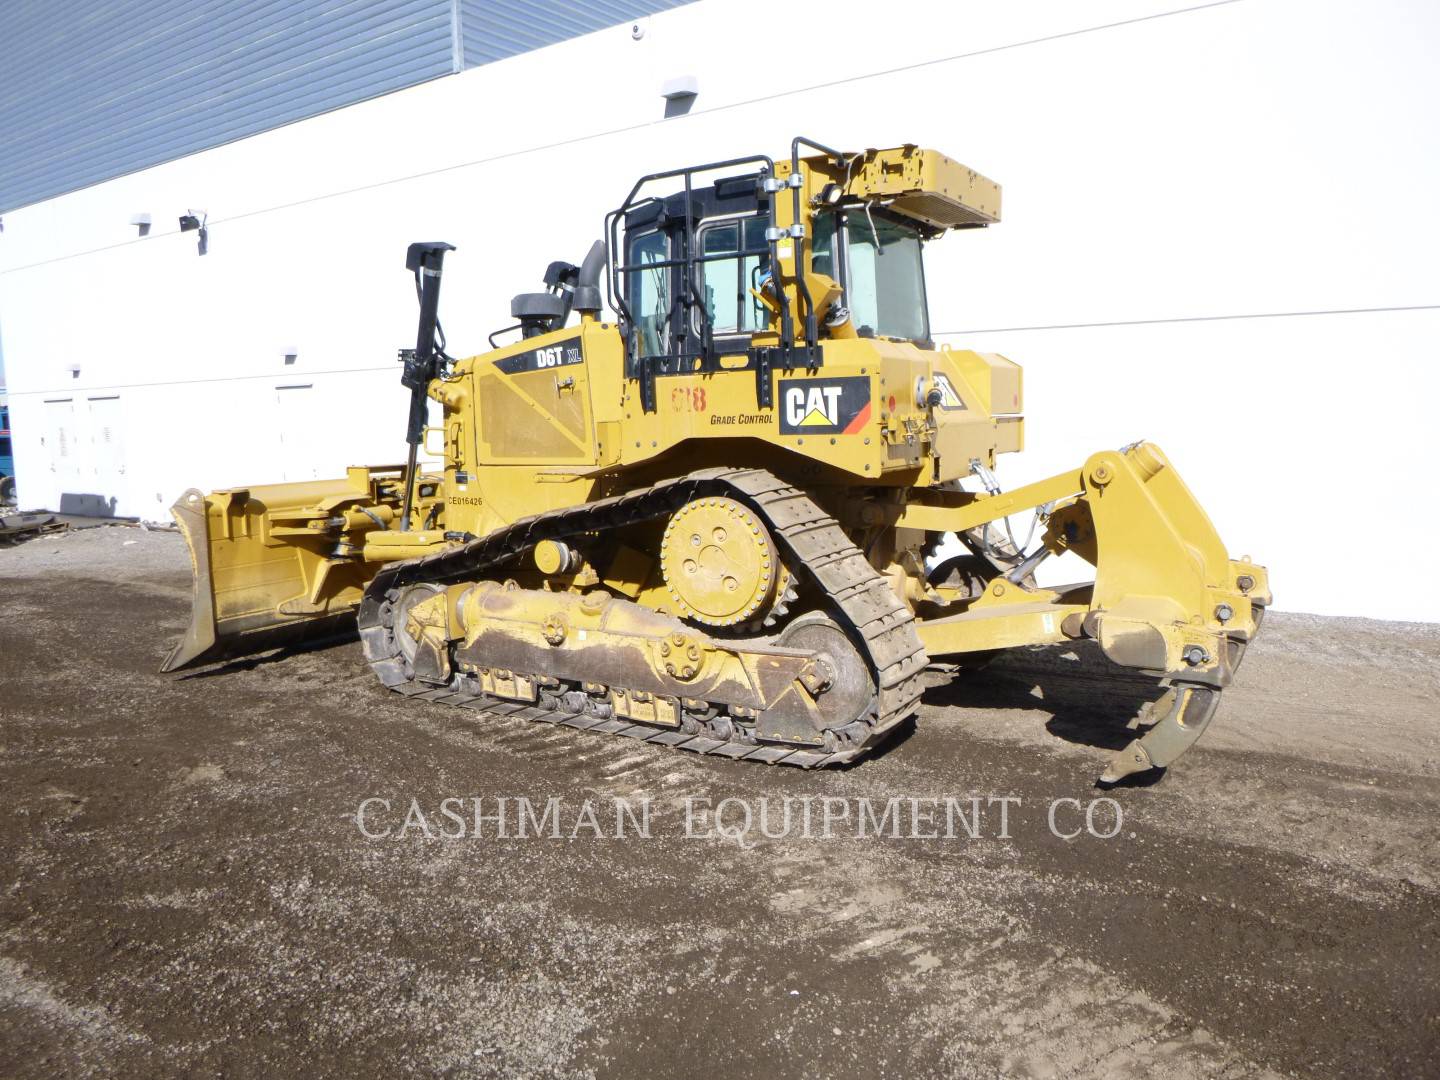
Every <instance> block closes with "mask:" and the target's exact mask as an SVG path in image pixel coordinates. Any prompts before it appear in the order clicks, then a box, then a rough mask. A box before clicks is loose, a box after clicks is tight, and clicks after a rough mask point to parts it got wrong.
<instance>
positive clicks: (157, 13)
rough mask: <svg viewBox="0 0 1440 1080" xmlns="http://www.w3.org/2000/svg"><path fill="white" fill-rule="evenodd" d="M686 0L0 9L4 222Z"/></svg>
mask: <svg viewBox="0 0 1440 1080" xmlns="http://www.w3.org/2000/svg"><path fill="white" fill-rule="evenodd" d="M686 2H688V0H71V2H69V3H66V4H63V5H62V4H56V3H54V2H53V0H3V2H0V212H4V211H5V210H12V209H14V208H15V207H18V206H24V205H26V204H28V203H32V202H38V201H40V200H42V199H47V198H50V197H52V196H55V195H59V194H63V193H64V192H67V191H73V190H76V189H77V188H82V187H87V186H89V185H90V184H94V183H98V182H100V181H102V180H108V179H110V178H111V177H115V176H120V175H123V174H124V173H127V172H134V171H135V170H137V169H143V168H147V167H149V166H151V165H156V164H159V163H160V162H163V161H170V160H173V159H174V158H177V157H183V156H184V155H186V154H190V153H194V152H195V151H197V150H203V149H206V148H208V147H211V146H218V145H220V144H221V143H225V142H230V141H231V140H234V139H239V138H243V137H245V136H246V135H253V134H255V133H257V132H260V131H265V130H267V129H269V128H272V127H278V126H279V125H281V124H286V123H289V122H291V121H294V120H300V119H304V118H305V117H307V116H315V115H317V114H318V113H322V112H326V111H328V110H330V109H335V108H339V107H340V106H343V105H349V104H352V103H353V102H357V101H362V100H364V99H365V98H369V97H375V96H376V95H379V94H385V93H389V92H390V91H392V90H398V89H401V88H402V87H406V86H412V85H414V84H415V83H419V82H423V81H424V80H426V79H431V78H434V77H436V76H438V75H445V74H449V73H451V72H453V71H455V70H457V69H458V68H459V67H460V66H462V65H463V66H465V67H474V66H476V65H478V64H485V63H489V62H491V61H493V60H499V59H502V58H504V57H507V56H514V55H516V54H517V53H522V52H526V51H528V50H530V49H536V48H540V47H542V46H545V45H551V44H554V43H555V42H557V41H563V40H565V39H566V38H571V37H575V36H577V35H580V34H586V33H590V32H591V31H594V30H599V29H603V28H605V27H607V26H614V25H617V24H619V23H624V22H628V21H629V20H631V19H634V18H638V17H639V16H642V15H646V14H651V13H653V12H656V11H660V10H664V9H666V8H671V7H678V6H680V5H681V4H682V3H686Z"/></svg>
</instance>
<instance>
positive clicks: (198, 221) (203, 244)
mask: <svg viewBox="0 0 1440 1080" xmlns="http://www.w3.org/2000/svg"><path fill="white" fill-rule="evenodd" d="M208 220H209V215H208V214H206V213H205V211H204V210H186V211H185V213H183V214H181V215H180V231H181V232H193V231H195V230H196V229H198V230H200V242H199V243H198V244H196V249H197V250H198V251H199V252H200V254H201V255H204V254H205V252H207V251H208V250H210V230H209V229H207V228H206V227H205V222H206V221H208Z"/></svg>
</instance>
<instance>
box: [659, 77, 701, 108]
mask: <svg viewBox="0 0 1440 1080" xmlns="http://www.w3.org/2000/svg"><path fill="white" fill-rule="evenodd" d="M699 93H700V80H699V79H697V78H696V77H695V76H694V75H676V76H675V77H674V78H673V79H666V80H665V81H664V82H663V83H662V84H661V85H660V96H661V97H663V98H664V99H665V115H666V116H667V117H670V116H684V115H685V114H686V113H688V112H689V111H690V106H692V105H694V104H695V97H696V95H697V94H699Z"/></svg>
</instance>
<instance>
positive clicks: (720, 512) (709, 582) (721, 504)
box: [660, 496, 787, 627]
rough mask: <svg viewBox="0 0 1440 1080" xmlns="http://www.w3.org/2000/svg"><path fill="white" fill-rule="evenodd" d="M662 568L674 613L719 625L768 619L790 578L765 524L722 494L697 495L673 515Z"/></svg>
mask: <svg viewBox="0 0 1440 1080" xmlns="http://www.w3.org/2000/svg"><path fill="white" fill-rule="evenodd" d="M660 570H661V573H662V574H663V575H664V579H665V588H666V591H667V593H668V594H669V597H670V602H671V604H672V605H673V606H674V608H675V614H676V615H679V616H680V617H681V618H684V619H690V620H692V621H694V622H697V623H701V624H703V625H706V626H716V627H726V626H737V625H740V624H744V623H748V622H750V621H751V620H754V619H758V618H763V616H764V615H765V613H766V612H767V611H768V610H769V609H770V607H771V605H772V604H773V603H774V601H775V597H776V596H777V595H778V594H779V593H781V592H783V589H784V586H785V584H786V577H787V574H786V570H785V568H784V566H783V565H782V563H781V561H780V556H779V554H778V552H777V551H776V548H775V541H774V540H773V539H772V538H771V536H770V533H769V531H768V530H767V529H766V528H765V525H764V523H763V522H762V521H761V520H760V518H759V517H758V516H757V515H756V514H755V513H754V511H752V510H751V509H750V508H749V507H747V506H746V505H745V504H744V503H741V502H738V501H737V500H735V499H728V498H725V497H723V496H713V497H709V498H701V499H693V500H691V501H690V502H687V503H686V504H685V505H684V506H682V507H680V509H678V510H676V511H675V512H674V513H673V514H671V515H670V520H669V521H668V522H666V524H665V533H664V536H663V537H662V538H661V541H660Z"/></svg>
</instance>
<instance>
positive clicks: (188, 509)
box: [161, 469, 391, 671]
mask: <svg viewBox="0 0 1440 1080" xmlns="http://www.w3.org/2000/svg"><path fill="white" fill-rule="evenodd" d="M170 512H171V514H172V516H173V517H174V518H175V522H176V524H177V525H179V527H180V531H181V533H182V534H183V535H184V537H185V543H186V545H187V546H188V548H189V549H190V563H191V569H192V571H193V581H192V599H191V614H190V626H189V628H188V629H187V630H186V632H185V636H184V637H183V638H182V639H181V640H180V642H179V644H177V645H176V646H175V648H174V649H173V650H172V651H171V653H170V655H169V657H168V658H167V659H166V660H165V663H164V665H163V666H162V667H161V670H162V671H176V670H178V669H180V668H184V667H191V666H194V665H197V664H202V663H211V662H214V661H217V660H223V659H226V658H228V657H232V656H238V655H242V654H245V653H253V652H258V651H260V650H262V649H269V648H274V647H277V646H280V645H286V644H293V643H296V642H299V641H304V640H318V639H323V638H326V637H333V636H336V635H338V634H341V633H344V632H346V631H347V630H348V629H349V628H350V627H351V626H353V623H354V612H355V609H356V607H357V606H358V605H359V603H360V598H361V595H362V592H363V590H364V587H365V584H366V583H367V582H368V581H369V580H370V578H371V577H372V576H373V575H374V571H375V569H376V567H375V566H373V565H370V564H367V563H366V562H365V561H364V560H363V559H362V558H361V557H360V554H359V548H358V545H356V544H354V543H352V542H351V541H352V540H354V539H356V537H355V535H354V534H355V531H356V521H357V519H358V521H359V523H360V524H361V525H363V526H364V527H366V528H378V527H380V526H381V525H382V524H383V523H384V521H385V520H387V519H388V518H389V516H390V514H391V508H390V507H388V506H385V505H380V504H378V503H377V502H376V501H375V499H374V498H373V494H372V483H371V482H370V480H369V475H368V470H364V469H357V470H351V472H350V475H349V476H347V478H346V479H344V480H328V481H306V482H301V483H294V484H273V485H268V486H265V487H254V488H237V489H230V490H225V491H217V492H213V493H211V494H210V495H204V494H202V493H201V492H199V491H197V490H195V489H191V490H189V491H186V492H185V493H184V494H183V495H181V496H180V498H179V499H178V500H177V501H176V503H175V505H174V506H172V507H171V510H170Z"/></svg>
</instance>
